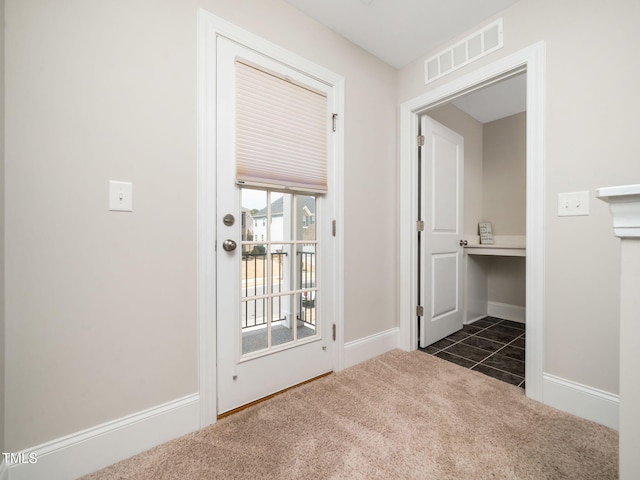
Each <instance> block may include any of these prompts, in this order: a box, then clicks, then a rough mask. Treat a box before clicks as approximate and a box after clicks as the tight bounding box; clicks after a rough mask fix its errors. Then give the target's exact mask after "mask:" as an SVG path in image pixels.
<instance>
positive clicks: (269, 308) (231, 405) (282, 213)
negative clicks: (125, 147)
mask: <svg viewBox="0 0 640 480" xmlns="http://www.w3.org/2000/svg"><path fill="white" fill-rule="evenodd" d="M238 58H239V59H242V60H243V61H247V62H251V64H253V65H258V66H260V67H262V68H264V69H265V70H268V71H270V72H274V73H277V74H278V75H282V77H283V78H288V79H292V81H295V82H297V83H298V84H303V85H309V87H310V88H313V89H315V90H324V91H327V98H328V101H327V104H328V105H327V136H328V138H329V140H328V142H331V139H330V137H331V134H330V130H331V128H330V127H331V109H330V106H331V98H332V97H331V87H329V86H328V85H325V84H323V83H321V82H319V81H317V80H315V79H313V78H310V77H308V76H306V75H304V74H302V73H300V71H298V70H295V69H292V68H289V67H287V66H285V65H283V64H282V63H280V62H276V61H274V60H272V59H270V58H268V57H266V56H263V55H261V54H259V53H257V52H255V51H253V50H249V49H247V48H244V47H242V46H240V45H238V44H237V43H234V42H231V41H228V40H226V39H223V38H219V39H218V46H217V64H218V76H217V93H216V103H217V119H216V125H217V128H216V137H217V154H216V158H217V161H216V206H217V212H216V232H217V238H216V245H217V246H216V266H217V272H216V275H217V292H216V317H217V369H218V376H217V378H218V385H217V391H218V412H217V413H218V414H221V413H224V412H227V411H230V410H233V409H235V408H237V407H240V406H242V405H245V404H247V403H250V402H253V401H255V400H257V399H260V398H263V397H265V396H268V395H270V394H272V393H275V392H278V391H280V390H283V389H285V388H288V387H290V386H292V385H296V384H298V383H301V382H303V381H305V380H309V379H311V378H313V377H316V376H319V375H321V374H324V373H327V372H330V371H332V369H333V352H332V349H333V340H332V323H330V322H329V321H328V320H327V319H326V317H327V316H326V315H324V312H325V309H327V310H328V308H329V307H328V305H330V304H331V302H332V298H331V289H330V288H326V287H325V285H328V284H330V283H331V274H332V272H331V271H330V267H329V266H330V265H331V263H330V262H329V258H327V257H329V256H331V247H329V246H328V245H327V243H328V242H329V240H330V238H331V237H330V236H329V235H330V228H329V227H328V225H330V222H331V218H330V217H329V215H328V214H327V212H330V211H331V208H332V201H333V197H332V193H331V184H329V193H327V194H323V195H315V194H313V193H297V192H290V191H287V190H286V188H284V187H283V188H282V189H279V190H278V189H274V188H268V187H263V188H260V187H257V186H253V187H251V188H248V187H245V186H239V185H238V184H237V183H236V160H235V159H236V148H235V144H236V130H235V128H236V127H235V125H236V118H235V101H236V100H235V93H236V90H235V85H236V74H235V69H234V63H235V61H236V59H238ZM328 151H329V152H331V151H332V149H331V148H328ZM327 224H328V225H327ZM328 232H329V233H328Z"/></svg>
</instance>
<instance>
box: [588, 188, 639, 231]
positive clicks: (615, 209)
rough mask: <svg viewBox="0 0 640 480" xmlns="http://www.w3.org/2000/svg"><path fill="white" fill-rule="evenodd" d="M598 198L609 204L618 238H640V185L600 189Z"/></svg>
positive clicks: (597, 194) (597, 192)
mask: <svg viewBox="0 0 640 480" xmlns="http://www.w3.org/2000/svg"><path fill="white" fill-rule="evenodd" d="M596 197H597V198H599V199H600V200H602V201H603V202H607V203H608V204H609V209H610V210H611V216H612V217H613V232H614V234H615V235H616V237H620V238H625V237H631V238H640V184H635V185H620V186H616V187H602V188H598V189H596Z"/></svg>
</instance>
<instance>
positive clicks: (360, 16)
mask: <svg viewBox="0 0 640 480" xmlns="http://www.w3.org/2000/svg"><path fill="white" fill-rule="evenodd" d="M285 1H286V2H287V3H289V4H291V5H293V6H294V7H296V8H298V9H299V10H301V11H302V12H304V13H306V14H307V15H308V16H310V17H312V18H315V19H316V20H318V21H319V22H320V23H322V24H324V25H326V26H327V27H329V28H330V29H331V30H334V31H336V32H338V33H339V34H340V35H342V36H343V37H345V38H347V39H349V40H350V41H351V42H353V43H355V44H356V45H359V46H360V47H362V48H363V49H365V50H367V51H368V52H370V53H372V54H373V55H375V56H376V57H378V58H380V59H381V60H382V61H384V62H386V63H388V64H389V65H391V66H393V67H395V68H402V67H404V66H405V65H407V64H408V63H410V62H411V61H413V60H415V59H416V58H418V57H420V56H421V55H425V54H427V53H429V52H431V51H432V50H435V49H436V48H438V47H439V46H440V45H442V44H444V43H446V42H448V41H450V40H452V39H453V38H454V37H455V36H457V35H459V34H461V33H464V32H465V31H466V30H468V29H470V28H472V27H474V26H476V25H478V24H479V23H481V22H483V21H484V20H486V19H487V18H489V17H490V16H492V15H493V14H495V13H498V12H499V11H500V10H503V9H505V8H506V7H508V6H510V5H512V4H514V3H516V2H517V1H518V0H285Z"/></svg>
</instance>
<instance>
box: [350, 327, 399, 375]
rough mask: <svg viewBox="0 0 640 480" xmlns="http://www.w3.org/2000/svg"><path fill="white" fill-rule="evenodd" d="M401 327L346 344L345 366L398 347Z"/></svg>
mask: <svg viewBox="0 0 640 480" xmlns="http://www.w3.org/2000/svg"><path fill="white" fill-rule="evenodd" d="M399 336H400V328H398V327H394V328H390V329H389V330H385V331H384V332H380V333H376V334H374V335H369V336H368V337H364V338H360V339H358V340H354V341H352V342H348V343H345V344H344V367H345V368H347V367H352V366H354V365H357V364H358V363H361V362H364V361H366V360H369V359H371V358H375V357H377V356H378V355H382V354H383V353H386V352H389V351H391V350H394V349H396V348H398V338H399Z"/></svg>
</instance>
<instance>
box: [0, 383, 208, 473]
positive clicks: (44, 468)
mask: <svg viewBox="0 0 640 480" xmlns="http://www.w3.org/2000/svg"><path fill="white" fill-rule="evenodd" d="M199 403H200V397H199V395H198V394H197V393H196V394H192V395H188V396H186V397H183V398H179V399H177V400H173V401H171V402H168V403H165V404H163V405H159V406H156V407H152V408H149V409H147V410H143V411H141V412H138V413H134V414H132V415H127V416H126V417H122V418H119V419H117V420H113V421H111V422H107V423H103V424H102V425H98V426H95V427H92V428H89V429H87V430H83V431H80V432H76V433H73V434H71V435H67V436H65V437H62V438H58V439H56V440H52V441H50V442H47V443H43V444H41V445H38V446H35V447H33V448H29V449H27V450H23V451H22V452H19V453H24V454H25V456H26V457H25V458H28V456H29V454H33V453H35V454H36V457H37V462H36V463H32V464H29V463H24V464H16V465H11V466H10V467H9V474H10V475H9V478H10V479H11V480H67V479H70V478H78V477H80V476H82V475H86V474H88V473H91V472H95V471H96V470H99V469H101V468H104V467H106V466H108V465H111V464H113V463H116V462H118V461H120V460H124V459H125V458H129V457H131V456H132V455H136V454H138V453H140V452H143V451H145V450H148V449H150V448H151V447H154V446H156V445H159V444H161V443H164V442H167V441H169V440H172V439H174V438H177V437H180V436H182V435H185V434H187V433H190V432H193V431H195V430H198V429H199V427H200V405H199Z"/></svg>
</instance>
